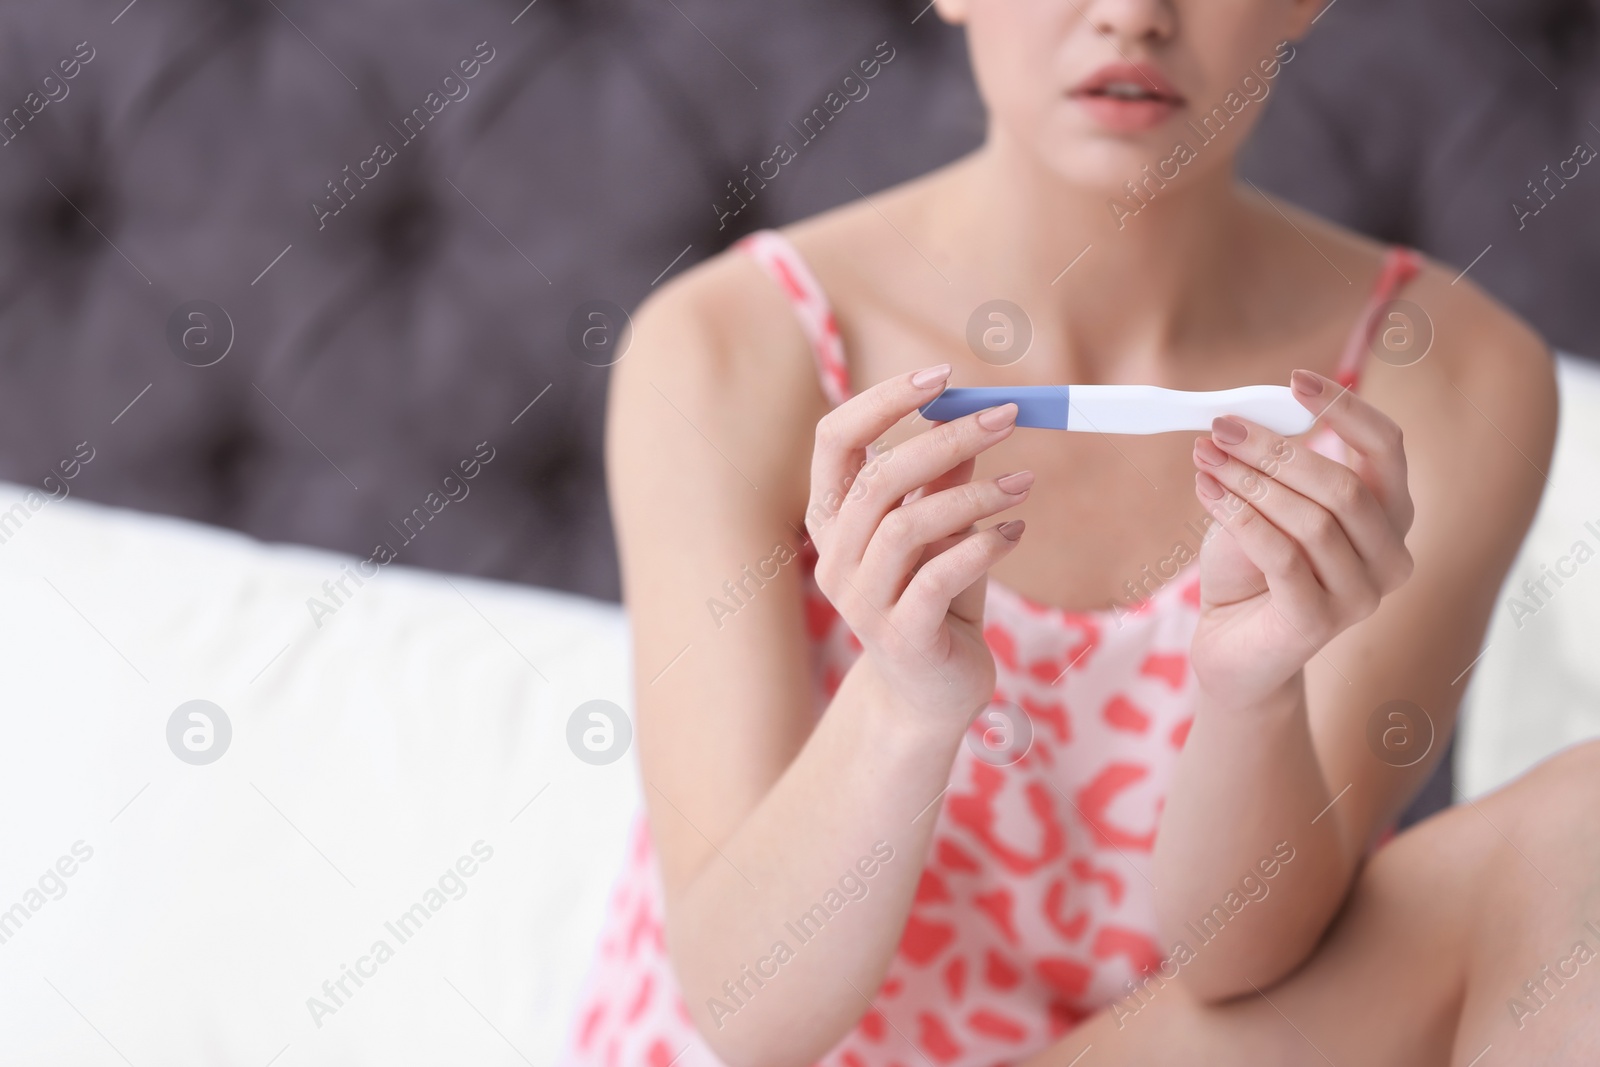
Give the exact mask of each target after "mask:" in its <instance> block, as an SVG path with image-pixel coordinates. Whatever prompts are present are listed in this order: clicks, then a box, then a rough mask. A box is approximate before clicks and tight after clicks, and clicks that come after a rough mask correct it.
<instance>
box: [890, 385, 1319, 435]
mask: <svg viewBox="0 0 1600 1067" xmlns="http://www.w3.org/2000/svg"><path fill="white" fill-rule="evenodd" d="M1010 402H1014V403H1016V405H1017V425H1018V426H1035V427H1042V428H1046V429H1053V430H1080V431H1085V432H1088V433H1119V434H1120V433H1128V434H1151V433H1170V432H1172V431H1175V430H1190V431H1204V430H1209V429H1211V421H1212V420H1213V419H1215V418H1218V417H1220V416H1223V415H1238V416H1240V417H1241V418H1245V419H1249V420H1250V421H1251V422H1254V423H1256V424H1258V425H1261V426H1265V427H1266V428H1267V429H1269V430H1271V431H1272V432H1273V433H1278V434H1283V435H1284V436H1293V435H1295V434H1299V433H1304V432H1305V431H1306V430H1308V429H1310V428H1311V423H1312V421H1313V416H1312V414H1311V412H1309V411H1307V410H1306V409H1305V408H1304V407H1302V406H1301V405H1300V402H1299V401H1298V400H1296V399H1295V398H1294V394H1293V393H1292V392H1290V390H1289V388H1288V387H1287V386H1282V385H1247V386H1243V387H1242V388H1238V389H1218V390H1214V391H1211V392H1188V391H1185V390H1182V389H1163V388H1161V387H1160V386H1155V385H1025V386H984V387H979V388H969V389H946V390H945V391H944V392H943V393H941V394H939V396H937V397H935V398H934V399H933V400H931V401H929V402H928V403H927V404H924V405H923V406H922V409H921V410H922V414H923V416H924V417H926V418H928V419H932V420H934V421H937V422H948V421H950V420H951V419H957V418H960V417H961V416H963V415H968V414H971V413H972V412H974V411H982V410H983V409H984V408H989V407H994V406H995V405H997V404H1005V403H1010Z"/></svg>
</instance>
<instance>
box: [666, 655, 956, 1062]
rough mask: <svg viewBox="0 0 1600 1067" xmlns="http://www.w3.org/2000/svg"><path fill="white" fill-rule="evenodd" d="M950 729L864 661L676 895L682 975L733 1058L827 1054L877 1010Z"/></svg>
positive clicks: (675, 942)
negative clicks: (899, 697) (921, 712)
mask: <svg viewBox="0 0 1600 1067" xmlns="http://www.w3.org/2000/svg"><path fill="white" fill-rule="evenodd" d="M950 733H951V732H950V730H949V729H944V730H942V731H940V730H936V729H932V728H925V727H924V726H923V725H922V724H921V723H919V722H918V721H916V717H915V715H914V709H907V708H903V707H900V706H899V705H897V704H896V703H895V700H894V698H893V697H892V696H891V695H890V694H889V693H888V691H887V690H886V689H885V688H884V687H883V686H882V685H881V683H880V682H879V681H878V680H877V678H876V675H875V674H874V673H873V672H872V671H871V669H870V664H868V663H867V661H866V660H865V659H863V660H861V661H858V663H857V665H856V667H855V668H854V669H852V670H851V671H850V672H849V673H848V674H847V675H846V677H845V679H844V682H843V684H842V685H841V686H840V688H839V690H838V693H837V694H836V696H835V697H834V700H833V702H832V704H831V705H830V706H829V708H828V710H827V711H826V712H825V713H824V715H823V716H822V718H821V720H820V721H819V722H818V724H817V727H816V729H815V730H814V731H813V732H812V734H811V736H810V738H809V739H808V740H807V742H806V743H805V745H804V746H803V747H802V748H801V750H800V752H799V754H798V755H797V756H796V757H795V758H794V760H793V762H792V763H791V764H790V765H789V767H788V768H787V770H786V771H785V772H784V774H783V775H782V776H781V777H780V778H779V779H778V781H777V782H776V783H774V785H773V786H772V788H771V789H770V790H769V791H768V793H767V794H766V796H765V797H764V798H763V799H762V800H761V802H760V803H759V804H758V805H757V806H756V807H755V808H754V809H752V810H751V812H750V814H749V815H748V816H747V817H746V819H745V820H744V821H743V823H742V824H741V825H740V826H739V828H738V830H736V831H735V832H734V834H733V835H732V836H731V837H730V838H729V839H728V840H727V841H725V842H724V843H723V844H722V845H721V847H720V854H718V855H714V856H713V857H712V858H711V859H710V860H709V861H708V862H707V863H706V865H705V866H704V867H703V868H702V869H701V870H700V871H699V872H698V873H697V875H696V876H695V877H694V878H693V880H692V881H691V882H690V883H689V884H688V885H687V886H686V887H685V889H684V890H683V892H682V893H681V894H680V895H679V897H678V899H677V900H676V901H674V902H673V904H672V906H671V908H670V910H669V914H668V924H667V926H668V931H667V933H668V944H669V948H670V949H671V952H672V959H673V963H674V965H675V969H676V972H677V976H678V980H679V983H680V985H681V986H682V988H683V991H684V996H685V1000H686V1001H687V1003H688V1006H689V1010H690V1012H691V1014H692V1015H693V1016H694V1018H695V1021H696V1023H697V1025H698V1026H699V1027H700V1029H701V1031H702V1033H703V1034H704V1035H705V1036H706V1038H707V1040H708V1042H709V1043H710V1044H711V1045H712V1047H713V1048H714V1049H715V1051H716V1052H717V1053H718V1055H719V1056H721V1057H722V1058H723V1059H725V1060H726V1061H727V1062H729V1063H731V1064H735V1065H739V1067H744V1065H748V1064H763V1065H766V1064H807V1063H811V1062H814V1061H815V1060H816V1059H817V1058H818V1057H819V1056H821V1055H822V1054H823V1053H824V1052H825V1051H826V1050H827V1049H828V1048H830V1047H832V1045H834V1044H835V1043H836V1042H837V1041H838V1040H839V1039H840V1038H841V1037H843V1036H844V1034H845V1033H846V1032H847V1031H848V1029H849V1028H850V1027H851V1026H852V1025H854V1023H855V1022H856V1021H857V1020H858V1019H859V1018H860V1016H861V1015H862V1014H863V1012H864V1011H865V1010H866V1008H867V1001H866V999H864V998H866V997H870V996H872V995H873V994H874V992H875V991H876V990H877V988H878V986H879V984H880V983H881V982H882V980H883V976H884V973H885V972H886V971H887V969H888V966H889V962H890V960H891V959H892V957H893V955H894V952H895V948H896V946H897V945H898V943H899V939H900V935H901V931H902V929H903V927H904V925H905V920H906V916H907V915H908V913H909V911H910V907H911V901H912V898H913V896H914V894H915V891H916V887H917V884H918V882H919V880H920V878H921V874H922V865H923V861H924V858H925V856H926V854H927V846H928V841H929V837H930V835H931V833H932V829H933V826H934V823H935V821H936V817H937V813H938V804H937V803H935V801H936V800H937V799H938V798H939V797H940V796H941V794H942V792H943V791H944V789H945V786H946V784H947V782H948V779H949V773H950V767H951V764H952V763H953V761H954V758H955V753H956V746H957V745H958V744H959V743H960V735H955V736H950ZM875 849H876V852H875V851H874V850H875ZM889 849H892V855H890V856H888V858H885V856H886V853H887V850H889ZM864 857H865V858H867V859H868V861H869V862H868V863H866V864H863V865H860V866H858V864H859V863H860V861H861V860H862V859H863V858H864ZM866 870H871V872H872V873H871V875H870V877H867V876H865V875H864V871H866ZM847 876H853V880H852V879H851V878H849V877H847ZM842 878H845V879H846V885H845V886H844V887H841V884H840V883H841V879H842ZM858 886H859V888H858ZM830 892H831V893H833V894H834V895H833V896H832V897H830V896H829V894H830ZM819 905H820V906H821V908H822V910H821V911H817V910H816V909H817V908H818V906H819ZM780 945H781V946H782V947H781V948H780Z"/></svg>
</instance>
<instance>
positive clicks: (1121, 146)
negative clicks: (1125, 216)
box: [1033, 124, 1178, 196]
mask: <svg viewBox="0 0 1600 1067" xmlns="http://www.w3.org/2000/svg"><path fill="white" fill-rule="evenodd" d="M1177 138H1178V134H1177V133H1176V132H1173V131H1171V130H1168V129H1166V128H1165V126H1163V127H1159V128H1157V129H1154V130H1145V131H1142V132H1140V133H1138V134H1127V133H1115V134H1111V133H1100V132H1095V131H1088V130H1084V129H1083V128H1081V126H1080V125H1078V124H1074V128H1072V129H1070V130H1061V129H1059V126H1058V129H1056V130H1054V131H1041V136H1040V137H1039V138H1038V140H1037V142H1036V143H1035V145H1034V146H1033V152H1034V155H1035V156H1036V158H1038V159H1039V161H1040V162H1041V164H1042V165H1043V166H1044V167H1045V169H1046V170H1048V171H1049V172H1050V173H1052V174H1055V175H1056V176H1058V177H1060V178H1061V179H1062V180H1063V181H1065V182H1067V183H1069V184H1071V185H1074V186H1079V187H1081V188H1083V189H1084V190H1086V191H1094V192H1101V193H1104V194H1105V195H1107V196H1116V195H1119V194H1122V193H1124V192H1125V191H1126V189H1125V184H1126V183H1127V182H1129V181H1135V180H1138V179H1139V177H1140V174H1141V171H1142V169H1143V168H1144V167H1146V166H1150V165H1154V164H1155V163H1157V161H1159V160H1161V159H1162V158H1163V157H1164V156H1166V155H1167V154H1168V153H1170V152H1171V150H1172V145H1173V142H1174V141H1175V140H1176V139H1177Z"/></svg>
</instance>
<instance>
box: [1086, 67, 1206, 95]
mask: <svg viewBox="0 0 1600 1067" xmlns="http://www.w3.org/2000/svg"><path fill="white" fill-rule="evenodd" d="M1118 82H1123V83H1127V84H1131V85H1137V86H1138V87H1139V88H1141V89H1143V90H1144V91H1145V92H1147V93H1150V94H1151V95H1153V96H1157V97H1160V98H1161V99H1163V100H1169V101H1172V102H1173V103H1177V104H1181V103H1183V94H1182V93H1180V92H1178V90H1177V87H1176V86H1174V85H1173V84H1172V83H1171V82H1170V81H1168V80H1167V76H1166V75H1165V74H1163V73H1161V68H1160V67H1157V66H1156V65H1155V64H1153V63H1107V64H1106V65H1105V66H1103V67H1101V68H1100V69H1099V70H1097V71H1095V72H1094V73H1093V74H1091V75H1089V76H1088V77H1087V78H1085V79H1083V81H1081V82H1079V83H1078V84H1077V85H1076V86H1074V87H1073V89H1072V95H1073V96H1077V95H1080V94H1084V93H1096V92H1101V91H1103V90H1104V89H1105V88H1106V86H1108V85H1113V84H1116V83H1118Z"/></svg>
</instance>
